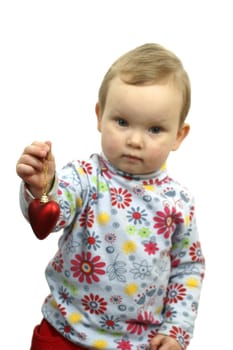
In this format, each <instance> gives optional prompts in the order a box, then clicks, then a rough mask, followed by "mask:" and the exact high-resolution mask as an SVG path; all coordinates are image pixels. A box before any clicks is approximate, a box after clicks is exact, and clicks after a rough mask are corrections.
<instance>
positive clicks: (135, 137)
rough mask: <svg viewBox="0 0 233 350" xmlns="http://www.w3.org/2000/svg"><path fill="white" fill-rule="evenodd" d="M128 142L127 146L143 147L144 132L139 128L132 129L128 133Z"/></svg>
mask: <svg viewBox="0 0 233 350" xmlns="http://www.w3.org/2000/svg"><path fill="white" fill-rule="evenodd" d="M126 143H127V146H130V147H132V148H142V146H143V137H142V133H141V132H140V131H138V130H131V131H130V132H129V133H128V135H127V140H126Z"/></svg>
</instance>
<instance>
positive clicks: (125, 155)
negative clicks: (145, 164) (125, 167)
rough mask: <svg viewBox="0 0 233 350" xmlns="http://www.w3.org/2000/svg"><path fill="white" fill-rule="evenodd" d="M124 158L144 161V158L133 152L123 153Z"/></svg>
mask: <svg viewBox="0 0 233 350" xmlns="http://www.w3.org/2000/svg"><path fill="white" fill-rule="evenodd" d="M123 158H126V159H128V160H129V161H140V162H141V161H142V158H140V157H138V156H135V155H133V154H123Z"/></svg>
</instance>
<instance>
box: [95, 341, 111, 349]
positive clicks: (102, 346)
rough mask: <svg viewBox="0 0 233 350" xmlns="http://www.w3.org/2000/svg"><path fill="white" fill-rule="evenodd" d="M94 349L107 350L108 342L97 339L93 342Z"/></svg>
mask: <svg viewBox="0 0 233 350" xmlns="http://www.w3.org/2000/svg"><path fill="white" fill-rule="evenodd" d="M92 344H93V347H94V348H96V349H107V346H108V343H107V342H106V340H103V339H97V340H95V341H93V343H92Z"/></svg>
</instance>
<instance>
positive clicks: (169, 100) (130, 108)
mask: <svg viewBox="0 0 233 350" xmlns="http://www.w3.org/2000/svg"><path fill="white" fill-rule="evenodd" d="M105 108H106V109H111V110H115V109H116V110H120V111H121V112H125V113H133V114H138V113H142V114H143V115H161V116H165V115H173V116H174V115H177V116H178V117H179V116H180V112H181V108H182V92H181V91H180V90H179V89H178V88H177V86H175V85H174V83H173V82H172V81H169V80H166V81H161V82H158V83H153V84H147V85H130V84H126V83H124V82H123V81H122V80H121V79H120V78H119V77H116V78H114V79H113V80H112V81H111V83H110V85H109V91H108V94H107V99H106V105H105Z"/></svg>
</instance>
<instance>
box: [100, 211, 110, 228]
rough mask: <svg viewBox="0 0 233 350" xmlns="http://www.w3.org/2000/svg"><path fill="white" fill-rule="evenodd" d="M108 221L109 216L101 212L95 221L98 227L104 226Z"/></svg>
mask: <svg viewBox="0 0 233 350" xmlns="http://www.w3.org/2000/svg"><path fill="white" fill-rule="evenodd" d="M109 220H110V215H109V214H108V213H105V212H102V213H99V215H98V216H97V221H98V223H99V224H100V225H103V226H104V225H106V224H107V223H108V222H109Z"/></svg>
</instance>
